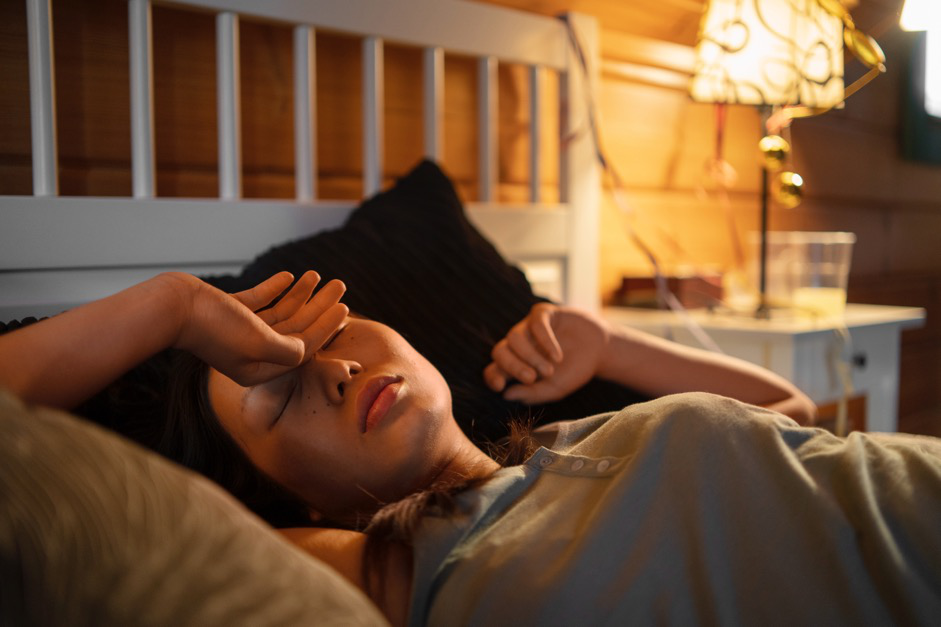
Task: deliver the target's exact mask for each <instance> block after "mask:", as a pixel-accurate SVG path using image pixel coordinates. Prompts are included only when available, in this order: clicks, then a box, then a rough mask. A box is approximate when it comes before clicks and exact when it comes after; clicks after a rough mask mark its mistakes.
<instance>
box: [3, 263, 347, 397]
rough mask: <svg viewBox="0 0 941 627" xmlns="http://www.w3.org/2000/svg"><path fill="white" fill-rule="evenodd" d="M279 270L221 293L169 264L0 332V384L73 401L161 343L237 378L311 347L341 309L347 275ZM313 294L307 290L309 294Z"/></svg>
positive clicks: (252, 377)
mask: <svg viewBox="0 0 941 627" xmlns="http://www.w3.org/2000/svg"><path fill="white" fill-rule="evenodd" d="M292 279H293V277H292V276H291V275H290V274H289V273H286V272H282V273H279V274H276V275H275V276H273V277H271V278H270V279H268V280H267V281H264V282H262V283H260V284H259V285H257V286H255V287H254V288H252V289H250V290H247V291H245V292H240V293H238V294H232V295H230V294H225V293H224V292H222V291H220V290H217V289H216V288H214V287H212V286H210V285H208V284H206V283H204V282H203V281H201V280H199V279H198V278H196V277H194V276H191V275H187V274H183V273H165V274H161V275H158V276H156V277H154V278H152V279H149V280H147V281H144V282H143V283H139V284H137V285H135V286H133V287H130V288H128V289H126V290H124V291H122V292H119V293H117V294H115V295H113V296H109V297H107V298H103V299H101V300H98V301H94V302H92V303H88V304H86V305H83V306H81V307H77V308H75V309H73V310H70V311H67V312H65V313H62V314H59V315H58V316H54V317H52V318H49V319H47V320H43V321H42V322H38V323H36V324H33V325H30V326H28V327H24V328H21V329H19V330H17V331H14V332H12V333H8V334H6V335H4V336H2V337H0V386H3V387H6V388H8V389H10V390H11V391H12V392H14V393H15V394H17V395H19V396H20V397H21V398H23V399H24V400H27V401H30V402H35V403H41V404H44V405H48V406H52V407H58V408H62V409H71V408H73V407H75V406H76V405H78V404H80V403H82V402H83V401H85V400H87V399H88V398H90V397H91V396H93V395H94V394H96V393H97V392H98V391H100V390H101V389H103V388H104V387H105V386H107V385H108V384H109V383H111V382H112V381H114V380H115V379H117V378H118V377H120V376H121V375H122V374H124V373H125V372H127V371H128V370H130V369H131V368H133V367H134V366H136V365H137V364H139V363H140V362H142V361H144V360H145V359H147V358H148V357H151V356H152V355H154V354H156V353H158V352H160V351H161V350H164V349H166V348H180V349H184V350H188V351H190V352H192V353H194V354H195V355H196V356H197V357H200V358H201V359H203V360H205V361H207V362H208V363H209V364H210V365H212V366H213V367H214V368H216V369H217V370H220V371H221V372H223V373H224V374H226V375H227V376H229V377H230V378H233V379H234V380H236V381H238V382H240V383H242V384H243V385H247V384H251V383H257V382H261V381H265V380H268V379H270V378H272V377H275V376H278V375H279V374H281V373H283V372H285V371H287V370H288V369H290V368H293V367H296V366H297V365H299V364H300V363H303V361H304V360H305V359H307V358H309V357H310V355H311V354H312V353H313V351H315V350H316V349H317V348H319V347H320V345H321V344H322V343H323V342H324V341H325V340H326V338H327V337H329V334H330V333H332V331H333V330H334V329H335V327H336V326H337V325H338V324H339V323H340V321H341V320H342V319H343V318H344V317H345V315H346V311H347V310H346V307H345V305H340V304H339V303H338V301H339V298H340V296H342V294H343V291H344V289H345V288H344V287H343V284H342V283H340V282H338V281H336V282H331V283H330V284H328V285H327V286H326V287H324V288H323V289H322V290H320V291H319V292H318V293H317V295H316V296H314V297H313V298H310V295H311V293H312V292H313V289H314V287H315V286H316V284H317V282H318V281H319V276H317V275H316V273H313V272H310V273H307V274H305V275H304V277H302V278H301V280H300V281H298V282H297V284H296V285H295V286H294V287H293V288H292V289H291V291H290V292H289V293H288V294H287V295H286V296H285V297H284V298H283V299H281V301H280V302H279V303H278V304H277V305H276V306H274V307H272V308H270V309H267V310H265V311H263V312H259V313H255V312H256V311H258V310H259V309H261V308H262V307H265V306H266V305H268V304H269V303H271V302H272V301H273V300H274V299H275V298H276V297H277V296H278V295H279V294H281V292H283V291H284V290H285V289H286V288H287V287H288V285H290V283H291V281H292ZM308 299H309V300H308Z"/></svg>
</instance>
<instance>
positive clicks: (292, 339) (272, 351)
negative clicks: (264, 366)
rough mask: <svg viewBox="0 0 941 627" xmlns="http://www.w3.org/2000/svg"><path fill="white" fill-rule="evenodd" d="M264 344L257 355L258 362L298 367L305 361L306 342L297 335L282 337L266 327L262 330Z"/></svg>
mask: <svg viewBox="0 0 941 627" xmlns="http://www.w3.org/2000/svg"><path fill="white" fill-rule="evenodd" d="M261 332H262V343H261V346H260V350H259V351H258V354H257V357H256V358H257V359H258V361H263V362H268V363H272V364H279V365H282V366H291V367H294V366H297V365H299V364H300V363H301V362H302V361H303V360H304V353H305V346H304V340H303V339H302V338H300V337H298V336H296V335H281V334H280V333H278V332H277V331H274V330H272V329H271V327H268V326H267V325H265V326H264V327H263V328H262V329H261Z"/></svg>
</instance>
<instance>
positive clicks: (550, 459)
mask: <svg viewBox="0 0 941 627" xmlns="http://www.w3.org/2000/svg"><path fill="white" fill-rule="evenodd" d="M554 461H555V458H554V457H552V456H550V455H546V456H545V457H543V458H542V459H540V460H539V465H540V466H542V467H543V468H545V467H546V466H548V465H549V464H551V463H552V462H554Z"/></svg>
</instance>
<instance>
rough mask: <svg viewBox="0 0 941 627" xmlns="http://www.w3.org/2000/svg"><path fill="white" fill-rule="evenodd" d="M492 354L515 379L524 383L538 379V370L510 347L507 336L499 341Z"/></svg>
mask: <svg viewBox="0 0 941 627" xmlns="http://www.w3.org/2000/svg"><path fill="white" fill-rule="evenodd" d="M490 355H491V357H493V360H494V361H495V362H496V363H497V365H499V366H500V368H502V369H503V371H504V372H506V373H507V374H509V375H510V376H511V377H513V378H514V379H517V380H518V381H522V382H523V383H533V382H534V381H535V380H536V376H537V375H536V371H535V370H534V369H533V367H532V366H530V365H529V364H527V363H526V362H524V361H523V360H522V359H520V358H519V357H518V356H517V355H516V354H515V353H514V352H513V351H512V350H511V349H510V345H509V342H507V339H506V338H504V339H502V340H500V341H499V342H497V345H496V346H494V347H493V351H491V353H490Z"/></svg>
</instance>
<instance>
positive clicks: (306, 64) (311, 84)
mask: <svg viewBox="0 0 941 627" xmlns="http://www.w3.org/2000/svg"><path fill="white" fill-rule="evenodd" d="M314 38H315V35H314V29H312V28H311V27H309V26H295V27H294V188H295V198H296V199H297V201H298V202H306V201H310V200H313V199H314V198H316V197H317V176H316V172H317V150H316V146H317V99H316V97H315V94H316V90H317V63H316V47H315V45H314V42H315V39H314Z"/></svg>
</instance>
